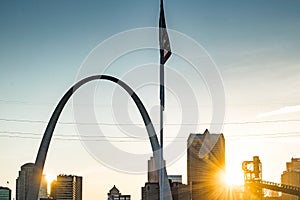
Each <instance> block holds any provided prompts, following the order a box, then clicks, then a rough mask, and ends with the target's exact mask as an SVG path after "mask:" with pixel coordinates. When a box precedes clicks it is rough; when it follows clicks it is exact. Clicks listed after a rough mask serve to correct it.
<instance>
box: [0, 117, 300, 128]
mask: <svg viewBox="0 0 300 200" xmlns="http://www.w3.org/2000/svg"><path fill="white" fill-rule="evenodd" d="M0 121H4V122H20V123H42V124H46V123H48V121H43V120H30V119H8V118H0ZM288 122H300V119H282V120H266V121H244V122H224V123H213V122H206V123H185V124H179V123H167V124H165V125H167V126H195V125H218V124H224V125H243V124H264V123H288ZM58 124H63V125H103V126H142V125H144V124H134V123H104V122H101V123H100V122H99V123H88V122H58ZM154 125H157V124H154Z"/></svg>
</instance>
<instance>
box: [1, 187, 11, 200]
mask: <svg viewBox="0 0 300 200" xmlns="http://www.w3.org/2000/svg"><path fill="white" fill-rule="evenodd" d="M0 200H11V189H9V188H8V187H1V186H0Z"/></svg>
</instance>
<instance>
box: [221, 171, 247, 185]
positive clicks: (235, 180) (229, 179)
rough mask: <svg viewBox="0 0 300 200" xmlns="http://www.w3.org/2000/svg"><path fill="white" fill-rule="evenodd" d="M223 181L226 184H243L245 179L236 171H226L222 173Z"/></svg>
mask: <svg viewBox="0 0 300 200" xmlns="http://www.w3.org/2000/svg"><path fill="white" fill-rule="evenodd" d="M221 179H222V182H223V183H224V184H226V185H227V186H230V187H231V186H237V185H243V184H244V180H243V177H241V176H238V175H237V174H236V173H234V172H231V173H230V172H226V173H223V174H222V175H221Z"/></svg>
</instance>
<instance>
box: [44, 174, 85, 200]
mask: <svg viewBox="0 0 300 200" xmlns="http://www.w3.org/2000/svg"><path fill="white" fill-rule="evenodd" d="M50 196H51V197H53V198H54V199H56V200H82V177H80V176H73V175H59V176H57V181H53V182H52V184H51V194H50Z"/></svg>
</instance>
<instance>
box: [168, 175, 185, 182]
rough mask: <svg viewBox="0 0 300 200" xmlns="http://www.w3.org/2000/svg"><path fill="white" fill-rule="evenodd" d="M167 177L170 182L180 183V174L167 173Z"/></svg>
mask: <svg viewBox="0 0 300 200" xmlns="http://www.w3.org/2000/svg"><path fill="white" fill-rule="evenodd" d="M168 179H169V181H171V182H172V183H182V175H168Z"/></svg>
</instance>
